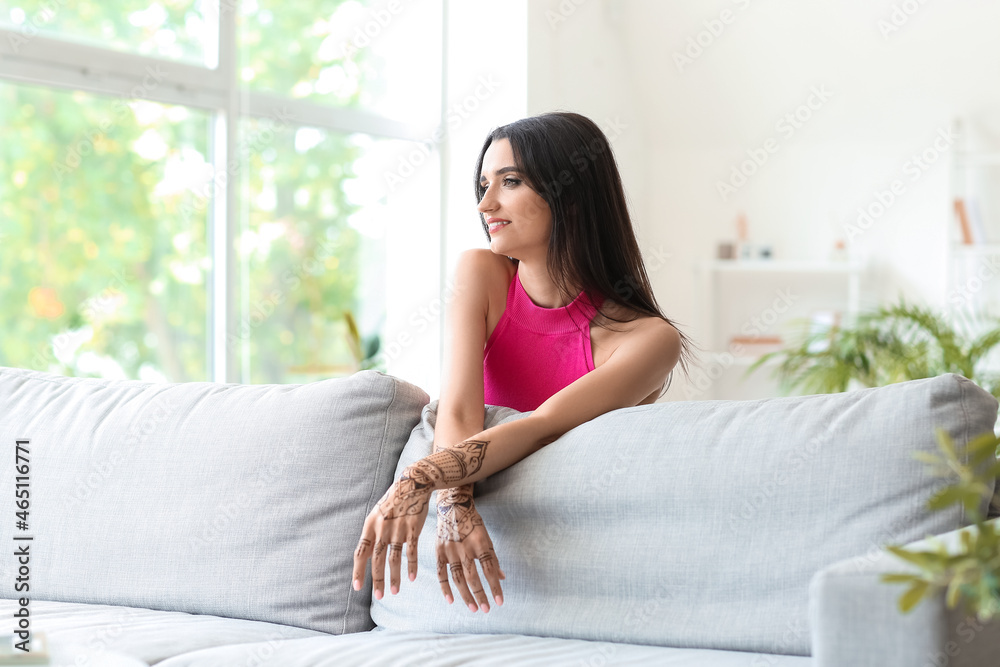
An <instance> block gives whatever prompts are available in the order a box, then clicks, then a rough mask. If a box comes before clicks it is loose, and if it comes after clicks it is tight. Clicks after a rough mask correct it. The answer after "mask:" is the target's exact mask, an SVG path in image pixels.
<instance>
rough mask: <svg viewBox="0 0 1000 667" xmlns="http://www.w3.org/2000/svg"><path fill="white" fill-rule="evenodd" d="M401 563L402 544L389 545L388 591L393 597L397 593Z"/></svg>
mask: <svg viewBox="0 0 1000 667" xmlns="http://www.w3.org/2000/svg"><path fill="white" fill-rule="evenodd" d="M402 563H403V544H402V543H401V542H390V543H389V591H390V592H391V593H392V594H393V595H395V594H396V593H398V592H399V568H400V566H401V565H402Z"/></svg>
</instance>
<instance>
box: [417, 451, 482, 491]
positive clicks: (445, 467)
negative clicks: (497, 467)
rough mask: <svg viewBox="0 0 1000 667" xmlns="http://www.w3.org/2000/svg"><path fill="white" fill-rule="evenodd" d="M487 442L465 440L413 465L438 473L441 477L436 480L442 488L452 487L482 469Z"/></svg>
mask: <svg viewBox="0 0 1000 667" xmlns="http://www.w3.org/2000/svg"><path fill="white" fill-rule="evenodd" d="M488 444H490V441H489V440H465V441H463V442H460V443H458V444H457V445H455V446H454V447H449V448H447V449H442V450H440V451H438V452H435V453H433V454H431V455H430V456H428V457H427V458H424V459H421V460H420V461H418V462H417V463H416V464H415V465H420V464H427V465H428V466H431V467H433V468H434V469H435V470H436V471H440V473H441V475H442V477H441V478H440V479H439V480H436V481H437V482H438V483H440V484H443V485H444V486H446V487H448V486H454V485H455V484H458V483H459V482H461V481H462V480H463V479H465V478H466V477H469V476H471V475H475V474H476V473H477V472H479V469H480V468H482V467H483V458H484V457H485V456H486V446H487V445H488Z"/></svg>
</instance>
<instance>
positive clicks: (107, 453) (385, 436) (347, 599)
mask: <svg viewBox="0 0 1000 667" xmlns="http://www.w3.org/2000/svg"><path fill="white" fill-rule="evenodd" d="M426 402H427V395H426V394H425V393H424V392H423V391H422V390H420V389H418V388H417V387H414V386H412V385H408V384H406V383H405V382H402V381H400V380H396V379H394V378H391V377H389V376H386V375H383V374H380V373H376V372H373V371H369V372H362V373H358V374H356V375H354V376H352V377H349V378H344V379H336V380H326V381H322V382H314V383H310V384H305V385H227V384H213V383H207V382H198V383H181V384H149V383H143V382H131V381H108V380H94V379H83V378H66V377H61V376H56V375H51V374H47V373H40V372H35V371H26V370H19V369H10V368H0V406H2V411H0V443H3V446H4V448H5V451H7V452H8V455H9V456H10V459H11V460H10V462H9V463H8V464H7V465H3V466H0V489H7V490H10V489H13V488H14V487H13V484H14V482H13V475H14V466H13V451H12V450H13V445H14V440H15V438H29V439H30V441H31V443H30V470H31V472H30V477H31V482H30V483H31V487H30V491H31V510H30V522H29V525H30V529H29V530H28V531H26V533H25V534H31V535H33V536H34V541H33V542H32V543H31V544H32V546H31V549H32V560H31V590H30V597H31V599H33V600H58V601H67V602H95V603H101V604H112V605H123V606H130V607H145V608H150V609H161V610H178V611H186V612H192V613H198V614H214V615H219V616H227V617H231V618H238V619H252V620H259V621H269V622H273V623H283V624H287V625H292V626H298V627H303V628H311V629H315V630H322V631H325V632H331V633H342V632H356V631H360V630H366V629H369V628H371V627H372V622H371V618H370V616H369V614H368V607H369V600H370V586H369V587H367V588H365V589H364V590H363V591H362V592H361V593H356V592H354V591H353V590H352V589H351V586H350V579H351V567H352V559H353V550H354V547H355V544H356V541H357V538H358V535H359V534H360V532H361V526H362V523H363V521H364V518H365V515H366V514H367V512H368V508H370V507H371V506H372V505H373V504H374V503H375V501H376V500H377V499H378V498H379V496H380V495H381V494H382V493H383V492H384V490H385V489H386V488H387V487H388V485H389V484H390V483H391V481H392V475H393V470H394V467H395V465H396V461H397V457H398V454H399V451H400V448H401V447H402V445H403V443H405V441H406V437H407V434H408V433H409V432H410V431H411V430H412V428H413V426H414V425H415V424H416V423H417V421H418V419H419V415H420V408H421V407H422V406H423V405H424V404H426ZM13 531H14V522H13V521H12V520H11V521H4V522H2V524H0V541H3V542H4V543H5V544H12V541H11V537H12V535H11V533H12V532H13ZM11 560H12V559H6V560H5V561H4V562H5V563H6V564H8V565H9V564H10V563H11ZM0 586H2V589H0V595H2V596H3V597H6V598H11V597H15V591H14V590H13V581H12V578H11V577H5V578H4V580H3V582H2V584H0Z"/></svg>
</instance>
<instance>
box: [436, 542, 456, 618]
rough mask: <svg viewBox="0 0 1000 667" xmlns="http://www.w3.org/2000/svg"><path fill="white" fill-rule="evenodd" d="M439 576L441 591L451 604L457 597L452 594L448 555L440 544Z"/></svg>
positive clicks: (438, 552)
mask: <svg viewBox="0 0 1000 667" xmlns="http://www.w3.org/2000/svg"><path fill="white" fill-rule="evenodd" d="M437 577H438V584H440V585H441V593H442V594H444V599H445V600H446V601H447V602H448V604H451V603H452V602H454V601H455V598H454V597H453V596H452V594H451V584H450V583H449V581H448V556H447V554H445V552H444V547H443V546H441V545H440V544H439V545H438V549H437Z"/></svg>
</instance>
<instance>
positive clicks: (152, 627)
mask: <svg viewBox="0 0 1000 667" xmlns="http://www.w3.org/2000/svg"><path fill="white" fill-rule="evenodd" d="M29 607H30V609H31V619H32V620H31V623H32V626H31V630H32V632H33V633H39V632H43V633H45V636H46V637H47V638H48V642H49V646H50V647H52V648H53V649H54V648H59V649H60V651H61V652H62V653H63V654H64V655H65V654H67V653H69V654H70V655H73V656H79V655H88V654H89V655H88V657H90V661H89V662H88V661H83V660H80V661H79V662H74V661H72V660H69V661H67V664H69V665H74V667H75V666H76V665H81V666H89V667H104V661H102V660H100V659H99V658H100V656H101V655H102V654H103V653H106V652H113V653H119V654H123V655H130V656H134V657H136V658H139V659H141V660H143V661H144V662H148V663H149V664H151V665H154V664H156V663H158V662H160V661H161V660H166V659H167V658H170V657H173V656H176V655H181V654H183V653H188V652H192V651H199V650H201V649H206V648H213V647H218V646H231V645H234V644H249V643H265V644H273V643H277V642H281V641H283V640H287V639H302V638H306V637H328V636H330V635H327V634H324V633H321V632H317V631H316V630H306V629H305V628H296V627H292V626H289V625H278V624H276V623H264V622H262V621H246V620H241V619H236V618H223V617H221V616H209V615H207V614H187V613H184V612H179V611H156V610H152V609H140V608H137V607H118V606H113V605H102V604H83V603H78V602H48V601H44V600H32V601H31V603H30V604H29ZM16 609H17V606H16V603H15V602H14V601H13V600H0V616H2V617H3V618H5V619H6V618H12V617H13V613H14V611H15V610H16ZM7 632H10V630H8V631H7ZM95 654H96V656H97V657H96V658H95V657H94V656H95ZM235 664H240V663H234V665H235Z"/></svg>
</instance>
